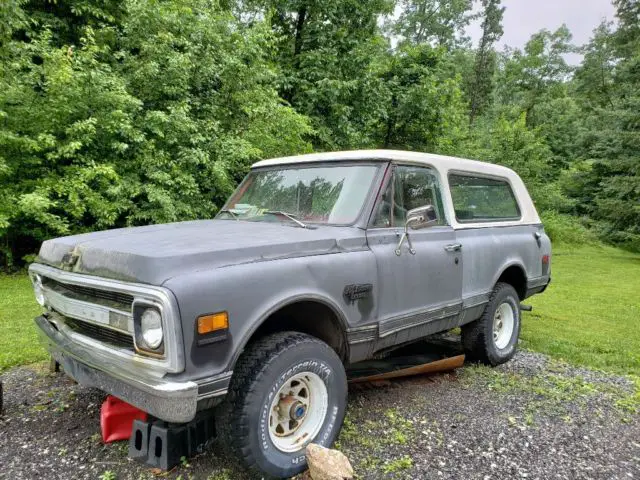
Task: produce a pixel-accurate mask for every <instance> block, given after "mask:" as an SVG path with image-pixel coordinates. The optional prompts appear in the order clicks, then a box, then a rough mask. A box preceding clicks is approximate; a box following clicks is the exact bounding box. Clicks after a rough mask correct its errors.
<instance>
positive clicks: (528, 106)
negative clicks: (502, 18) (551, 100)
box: [498, 25, 573, 127]
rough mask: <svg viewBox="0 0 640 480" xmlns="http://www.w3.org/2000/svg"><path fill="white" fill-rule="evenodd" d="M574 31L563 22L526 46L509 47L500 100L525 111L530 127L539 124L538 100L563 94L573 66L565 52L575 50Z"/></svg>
mask: <svg viewBox="0 0 640 480" xmlns="http://www.w3.org/2000/svg"><path fill="white" fill-rule="evenodd" d="M570 41H571V33H570V32H569V29H568V28H567V27H566V26H565V25H563V26H562V27H560V28H559V29H558V30H556V31H555V32H550V31H548V30H541V31H540V32H538V33H536V34H534V35H532V37H531V39H530V40H529V41H528V42H527V44H526V45H525V47H524V51H520V50H519V49H507V51H506V52H505V54H504V58H503V66H502V71H501V72H500V74H501V78H500V80H499V81H500V84H501V85H500V88H499V89H498V93H499V99H500V101H501V103H502V104H503V105H515V106H517V107H518V108H519V109H520V110H521V111H524V112H525V119H526V123H527V126H529V127H533V126H535V125H536V123H535V121H534V118H535V117H534V110H535V107H536V105H537V104H538V103H540V102H541V101H543V100H544V99H545V98H548V97H550V96H551V97H553V96H554V95H556V94H557V93H560V94H563V89H564V86H565V83H566V82H567V81H568V79H569V75H570V73H571V71H572V68H571V67H570V66H569V65H568V64H567V62H566V60H565V55H566V54H567V53H570V52H572V51H573V46H572V45H571V43H570Z"/></svg>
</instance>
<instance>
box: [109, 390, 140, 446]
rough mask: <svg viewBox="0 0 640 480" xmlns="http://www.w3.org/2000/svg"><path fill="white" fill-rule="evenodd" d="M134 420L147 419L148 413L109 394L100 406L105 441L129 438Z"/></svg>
mask: <svg viewBox="0 0 640 480" xmlns="http://www.w3.org/2000/svg"><path fill="white" fill-rule="evenodd" d="M134 420H142V421H145V422H146V421H147V413H146V412H143V411H142V410H140V409H139V408H136V407H134V406H133V405H129V404H128V403H126V402H123V401H122V400H120V399H119V398H116V397H113V396H111V395H109V396H108V397H107V399H106V400H105V401H104V402H103V403H102V407H101V408H100V428H101V429H102V441H103V442H104V443H109V442H117V441H118V440H128V439H129V437H130V436H131V427H132V426H133V421H134Z"/></svg>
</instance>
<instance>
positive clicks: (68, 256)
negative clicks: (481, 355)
mask: <svg viewBox="0 0 640 480" xmlns="http://www.w3.org/2000/svg"><path fill="white" fill-rule="evenodd" d="M78 258H80V255H78V254H77V253H75V252H69V253H65V254H64V255H63V256H62V266H63V267H66V268H69V269H71V268H73V266H74V265H75V264H76V263H77V262H78Z"/></svg>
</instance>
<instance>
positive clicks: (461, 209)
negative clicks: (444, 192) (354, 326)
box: [449, 174, 520, 223]
mask: <svg viewBox="0 0 640 480" xmlns="http://www.w3.org/2000/svg"><path fill="white" fill-rule="evenodd" d="M449 187H450V188H451V197H452V199H453V209H454V210H455V212H456V219H457V220H458V221H459V222H461V223H464V222H469V223H470V222H499V221H507V220H519V219H520V209H519V208H518V202H517V201H516V197H515V195H514V194H513V190H512V189H511V185H509V182H507V181H506V180H500V179H496V178H487V177H480V176H473V175H459V174H449Z"/></svg>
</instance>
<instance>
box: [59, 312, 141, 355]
mask: <svg viewBox="0 0 640 480" xmlns="http://www.w3.org/2000/svg"><path fill="white" fill-rule="evenodd" d="M65 323H66V324H67V326H68V327H69V328H71V330H73V331H74V332H77V333H79V334H81V335H86V336H87V337H91V338H93V339H95V340H98V341H101V342H105V343H109V344H111V345H114V346H117V347H122V348H127V349H130V350H132V351H133V350H134V345H133V337H131V335H127V334H126V333H124V332H118V331H116V330H112V329H110V328H106V327H101V326H100V325H95V324H93V323H87V322H83V321H80V320H74V319H72V318H68V317H67V318H66V319H65Z"/></svg>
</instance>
